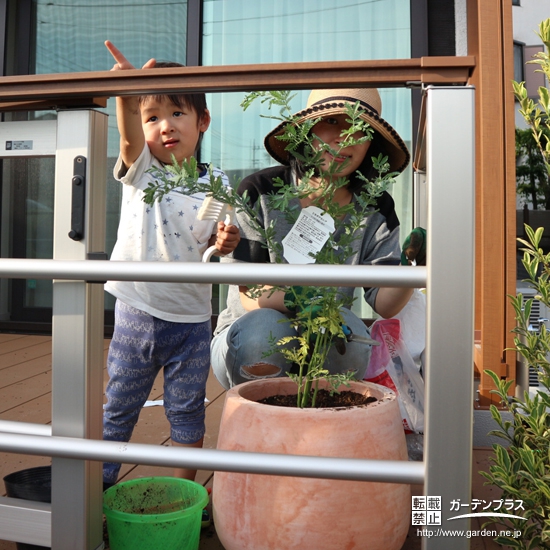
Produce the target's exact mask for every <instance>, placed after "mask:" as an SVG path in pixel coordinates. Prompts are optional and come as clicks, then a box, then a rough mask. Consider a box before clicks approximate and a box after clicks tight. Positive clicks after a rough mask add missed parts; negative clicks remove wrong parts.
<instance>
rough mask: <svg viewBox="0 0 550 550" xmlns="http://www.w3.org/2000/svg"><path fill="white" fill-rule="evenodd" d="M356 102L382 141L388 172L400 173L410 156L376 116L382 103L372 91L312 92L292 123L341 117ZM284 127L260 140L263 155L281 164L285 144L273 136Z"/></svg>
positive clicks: (286, 160)
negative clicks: (334, 116)
mask: <svg viewBox="0 0 550 550" xmlns="http://www.w3.org/2000/svg"><path fill="white" fill-rule="evenodd" d="M357 102H359V103H360V105H361V107H362V108H363V109H364V111H363V112H362V114H361V118H362V119H363V120H364V121H366V122H368V124H369V125H370V126H371V127H372V129H373V130H375V131H376V132H378V134H380V136H381V137H382V139H383V141H384V149H385V151H386V154H387V155H388V157H389V163H390V171H392V172H402V171H403V170H404V169H405V168H406V166H407V164H409V160H410V158H411V155H410V153H409V150H408V149H407V146H406V145H405V142H404V141H403V140H402V139H401V136H400V135H399V134H398V133H397V132H396V131H395V130H394V129H393V128H392V127H391V126H390V125H389V124H388V123H387V122H386V121H385V120H384V119H383V118H382V117H381V116H380V115H381V114H382V101H381V99H380V94H379V93H378V90H376V89H375V88H359V89H355V90H353V89H350V88H339V89H336V90H313V91H312V92H311V93H310V94H309V98H308V100H307V107H306V108H305V109H304V110H302V111H299V112H298V113H296V114H295V115H294V117H295V118H296V124H302V123H303V122H305V121H306V120H310V119H316V118H321V117H323V118H324V117H327V116H331V115H339V114H345V113H346V107H345V105H346V103H348V104H352V105H353V104H355V103H357ZM287 124H288V122H283V123H281V124H279V126H277V127H276V128H275V129H274V130H272V131H271V132H269V134H267V136H266V137H265V139H264V145H265V148H266V149H267V152H268V153H269V154H270V155H271V156H272V157H273V158H274V159H275V160H276V161H277V162H280V163H281V164H288V163H289V153H288V151H285V147H286V145H287V143H286V142H285V141H282V140H280V139H277V136H280V135H281V134H282V133H283V131H284V127H285V126H286V125H287Z"/></svg>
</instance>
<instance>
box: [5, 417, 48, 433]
mask: <svg viewBox="0 0 550 550" xmlns="http://www.w3.org/2000/svg"><path fill="white" fill-rule="evenodd" d="M1 432H5V433H12V434H25V435H42V436H50V435H52V427H51V425H49V424H33V423H31V422H17V421H15V420H0V433H1Z"/></svg>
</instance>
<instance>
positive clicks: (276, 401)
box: [258, 390, 377, 409]
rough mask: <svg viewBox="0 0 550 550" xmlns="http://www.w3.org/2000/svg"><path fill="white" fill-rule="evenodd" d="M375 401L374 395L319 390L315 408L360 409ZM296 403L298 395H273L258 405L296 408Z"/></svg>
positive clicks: (260, 401) (261, 400)
mask: <svg viewBox="0 0 550 550" xmlns="http://www.w3.org/2000/svg"><path fill="white" fill-rule="evenodd" d="M312 393H313V392H312ZM375 401H377V399H376V397H373V396H372V395H363V394H362V393H357V392H353V391H341V392H340V393H334V394H332V395H331V394H330V392H329V391H328V390H319V391H318V392H317V400H316V403H315V408H316V409H328V408H341V407H359V406H365V405H368V404H369V403H374V402H375ZM296 402H297V398H296V395H272V396H269V397H265V398H264V399H260V400H259V401H258V403H263V404H265V405H274V406H276V407H296Z"/></svg>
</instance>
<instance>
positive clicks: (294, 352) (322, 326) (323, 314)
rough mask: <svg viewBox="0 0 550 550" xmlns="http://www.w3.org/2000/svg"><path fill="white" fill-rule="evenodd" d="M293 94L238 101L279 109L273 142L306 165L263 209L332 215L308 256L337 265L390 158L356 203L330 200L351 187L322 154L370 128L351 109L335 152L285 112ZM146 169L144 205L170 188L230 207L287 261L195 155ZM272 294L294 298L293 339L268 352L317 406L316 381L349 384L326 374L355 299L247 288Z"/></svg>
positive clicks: (256, 218)
mask: <svg viewBox="0 0 550 550" xmlns="http://www.w3.org/2000/svg"><path fill="white" fill-rule="evenodd" d="M292 97H293V96H292V95H291V94H290V92H287V91H285V92H253V93H251V94H248V95H247V96H246V98H245V100H244V101H243V103H242V106H243V108H244V109H245V110H246V109H247V108H248V107H249V106H250V105H251V104H252V103H253V102H254V101H257V100H259V101H260V102H261V103H262V104H264V105H266V106H267V108H268V109H269V110H270V111H271V110H273V111H277V113H278V114H277V115H274V116H273V117H270V118H276V119H277V120H279V121H282V122H286V123H287V124H286V125H285V126H284V132H283V134H282V135H281V136H278V139H280V140H282V141H283V142H285V143H286V146H285V149H286V150H287V151H288V152H289V154H290V155H292V156H293V157H294V158H296V159H298V160H299V161H301V162H302V163H304V164H305V165H306V166H307V167H308V170H307V171H306V174H305V175H304V176H303V177H302V178H301V179H300V180H299V181H297V182H296V184H295V185H287V184H285V183H284V182H283V181H282V180H280V179H278V180H275V181H274V191H273V192H272V193H271V194H269V195H268V196H267V198H266V200H267V202H268V209H272V210H277V211H281V212H284V214H285V218H286V221H287V222H288V223H289V224H290V225H292V224H294V223H295V222H296V220H297V219H298V216H299V214H300V208H299V207H298V206H297V204H298V202H297V201H299V200H300V199H304V198H306V197H309V198H311V197H313V199H311V204H312V205H314V206H318V207H319V208H321V209H322V210H324V211H325V212H326V213H327V214H328V215H329V216H331V218H332V219H333V220H334V223H335V231H334V233H333V234H331V235H329V238H328V240H327V242H326V243H325V245H324V246H323V247H322V249H321V250H320V251H319V252H317V253H316V254H315V255H314V256H313V258H312V261H315V262H317V263H320V264H342V263H344V262H345V260H346V258H348V257H349V256H350V255H351V254H352V253H353V243H354V241H355V240H356V239H357V238H358V237H357V233H358V231H359V230H360V229H362V228H363V227H364V226H365V224H366V223H367V217H368V216H369V215H370V214H372V213H373V212H375V207H376V204H377V198H378V197H380V196H381V195H382V193H383V192H384V191H385V190H386V189H387V188H388V186H389V185H391V183H393V181H394V176H395V173H389V163H388V158H387V156H384V155H379V156H378V157H376V158H373V166H374V167H375V169H376V171H377V173H378V175H377V176H376V177H375V178H374V179H373V180H372V181H370V180H368V179H367V178H366V177H364V176H362V175H359V177H360V179H361V180H362V182H363V184H364V185H363V188H362V190H361V191H360V192H358V193H356V196H355V201H356V205H354V204H353V203H352V204H346V205H340V204H338V203H337V202H336V201H334V200H333V197H334V195H335V193H336V192H337V190H338V189H339V188H341V187H343V186H346V185H348V184H349V180H348V179H347V178H342V177H339V176H338V172H339V171H340V170H341V169H342V166H345V163H343V164H340V165H339V164H338V163H336V162H331V163H329V166H328V167H326V169H325V168H323V166H322V164H323V152H324V151H329V152H330V153H331V155H333V156H334V157H338V155H339V152H340V150H342V149H345V148H346V147H349V146H353V145H357V144H360V143H363V142H365V141H367V140H370V139H372V130H371V128H370V127H369V126H368V124H366V123H365V121H363V120H362V118H361V113H362V110H361V107H360V105H359V103H357V104H355V105H348V106H347V109H346V116H347V121H348V123H349V124H350V127H349V129H347V130H346V131H344V132H343V134H342V136H341V137H342V139H341V142H340V144H339V148H338V150H334V149H332V148H331V147H330V146H329V145H328V144H326V143H324V142H323V141H322V140H320V139H319V137H318V136H316V135H315V134H314V133H313V132H312V131H311V130H312V128H313V127H314V125H315V124H316V123H317V122H318V121H319V120H321V119H320V118H319V119H316V120H309V121H306V122H305V123H303V124H302V123H301V124H296V120H295V119H294V118H293V117H292V116H291V114H290V113H291V112H292V111H291V109H290V104H289V101H290V99H292ZM357 132H362V133H363V136H362V137H360V138H358V139H357V138H355V137H354V135H355V134H356V133H357ZM314 142H315V145H314ZM346 162H348V161H346ZM150 172H151V174H152V175H153V177H154V182H153V183H151V184H150V185H149V187H148V188H147V189H146V191H145V197H144V200H145V202H147V203H148V204H152V203H153V202H155V201H158V200H162V199H163V197H164V196H165V195H166V194H167V193H170V192H172V191H175V192H178V193H182V194H185V195H194V194H196V193H204V194H206V195H207V196H211V197H213V198H214V199H215V200H218V201H221V202H224V203H226V204H229V205H230V206H232V207H233V208H234V209H235V210H236V212H237V213H240V214H242V215H243V216H241V219H245V220H246V223H248V224H249V225H250V227H251V229H252V230H253V231H254V232H256V233H257V234H258V236H259V237H260V239H259V240H263V241H264V242H265V246H266V248H267V249H268V250H269V251H270V253H271V254H272V256H274V257H275V261H276V262H283V261H284V258H283V248H282V244H281V243H280V242H279V241H278V240H277V237H276V231H275V225H274V222H270V224H268V225H265V224H264V223H263V220H262V219H261V213H260V204H259V201H257V203H256V204H255V205H252V204H251V201H250V198H249V196H248V194H247V193H246V191H245V192H244V193H243V194H242V195H239V194H237V193H231V192H230V191H229V190H228V189H227V187H225V186H224V184H223V181H222V179H221V177H219V176H218V177H215V176H214V174H213V172H212V170H211V169H209V177H208V178H206V181H204V180H205V178H203V180H202V181H199V173H198V165H197V162H196V160H195V159H194V158H191V159H189V160H187V161H184V162H182V163H181V164H178V163H177V162H175V159H173V164H172V165H168V166H164V167H161V168H158V167H155V168H152V169H151V170H150ZM319 180H322V181H323V186H322V187H319V186H318V182H319ZM357 205H358V207H357ZM337 235H338V237H337ZM277 290H281V291H284V292H290V298H291V300H290V301H289V302H288V303H287V304H286V305H287V306H288V307H289V308H292V311H294V312H295V313H294V314H293V315H292V316H291V319H290V322H291V323H292V325H293V326H294V327H296V329H297V334H296V336H293V337H289V338H285V339H283V340H281V341H279V342H272V345H271V348H270V350H269V351H268V352H267V353H266V355H269V354H271V353H274V352H276V351H278V352H280V353H281V354H282V355H283V356H284V357H285V358H286V359H287V361H289V362H291V363H293V364H295V365H297V367H298V374H296V375H292V376H291V377H292V378H293V379H294V380H295V381H296V383H297V386H298V395H297V402H298V406H300V407H306V406H315V398H316V395H317V392H318V391H319V381H320V380H321V379H326V380H328V383H329V390H330V391H331V392H332V391H336V390H337V388H338V387H340V386H341V385H342V384H349V381H350V380H351V379H352V377H353V371H350V372H349V373H345V374H344V375H341V374H340V375H330V373H329V372H328V370H327V369H326V367H325V364H326V359H327V356H328V353H329V351H330V349H331V348H332V347H333V346H334V345H336V344H338V343H339V342H344V341H345V335H344V332H343V329H342V325H343V318H342V314H341V310H342V308H343V307H348V308H349V307H351V305H352V302H353V298H349V297H346V296H344V295H342V294H341V293H340V292H339V291H338V288H337V287H306V288H302V287H290V289H289V288H288V287H282V286H274V287H271V288H270V289H269V290H266V288H265V287H263V286H261V285H255V286H252V287H250V288H249V290H248V295H249V296H251V297H253V298H257V297H259V296H260V295H262V294H263V293H265V292H266V291H267V292H270V293H273V292H276V291H277Z"/></svg>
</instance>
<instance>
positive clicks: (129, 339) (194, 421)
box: [103, 300, 211, 483]
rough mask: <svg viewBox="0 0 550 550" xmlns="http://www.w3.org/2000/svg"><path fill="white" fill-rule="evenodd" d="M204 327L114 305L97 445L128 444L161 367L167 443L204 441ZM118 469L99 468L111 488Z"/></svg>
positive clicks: (207, 354) (206, 330) (207, 332)
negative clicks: (100, 441)
mask: <svg viewBox="0 0 550 550" xmlns="http://www.w3.org/2000/svg"><path fill="white" fill-rule="evenodd" d="M210 334H211V328H210V321H205V322H203V323H196V324H195V323H173V322H170V321H163V320H161V319H158V318H156V317H153V316H152V315H149V314H148V313H145V312H143V311H141V310H139V309H135V308H133V307H130V306H128V305H127V304H125V303H123V302H121V301H120V300H117V302H116V305H115V330H114V333H113V338H112V340H111V345H110V347H109V356H108V358H107V371H108V373H109V383H108V384H107V389H106V390H105V395H106V397H107V403H106V404H105V405H104V406H103V409H104V412H103V439H105V440H109V441H124V442H126V441H129V440H130V437H131V436H132V432H133V430H134V427H135V425H136V423H137V421H138V417H139V413H140V411H141V409H142V408H143V405H144V404H145V401H146V400H147V398H148V397H149V393H150V392H151V388H152V387H153V383H154V381H155V378H156V376H157V374H158V372H159V370H160V369H161V367H164V409H165V413H166V417H167V419H168V421H169V423H170V437H171V438H172V440H173V441H175V442H177V443H184V444H185V443H195V442H197V441H199V440H200V439H201V438H202V437H203V436H204V431H205V428H204V416H205V412H204V398H205V395H206V379H207V378H208V372H209V369H210ZM119 470H120V464H119V463H111V462H106V463H105V464H104V465H103V481H105V482H108V483H115V482H116V480H117V477H118V472H119Z"/></svg>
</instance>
